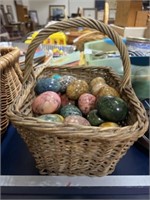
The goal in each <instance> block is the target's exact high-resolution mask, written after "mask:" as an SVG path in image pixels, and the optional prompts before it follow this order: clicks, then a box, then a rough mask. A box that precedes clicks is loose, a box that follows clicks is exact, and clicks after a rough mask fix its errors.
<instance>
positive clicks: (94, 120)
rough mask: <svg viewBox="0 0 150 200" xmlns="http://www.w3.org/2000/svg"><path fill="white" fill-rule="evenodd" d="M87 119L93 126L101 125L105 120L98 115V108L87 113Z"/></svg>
mask: <svg viewBox="0 0 150 200" xmlns="http://www.w3.org/2000/svg"><path fill="white" fill-rule="evenodd" d="M87 120H88V121H89V122H90V124H91V125H92V126H99V125H100V124H101V123H103V122H104V120H103V119H102V118H101V117H100V116H99V115H98V112H97V110H96V109H94V110H91V111H90V112H89V113H88V115H87Z"/></svg>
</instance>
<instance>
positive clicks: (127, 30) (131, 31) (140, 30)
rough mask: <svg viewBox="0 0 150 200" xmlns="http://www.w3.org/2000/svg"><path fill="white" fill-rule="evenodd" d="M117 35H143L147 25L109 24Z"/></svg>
mask: <svg viewBox="0 0 150 200" xmlns="http://www.w3.org/2000/svg"><path fill="white" fill-rule="evenodd" d="M110 27H111V28H113V29H114V30H115V31H116V32H117V33H118V34H119V35H121V36H123V37H128V36H132V37H144V33H145V30H146V28H147V27H121V26H117V25H115V24H111V25H110Z"/></svg>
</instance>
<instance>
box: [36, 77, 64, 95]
mask: <svg viewBox="0 0 150 200" xmlns="http://www.w3.org/2000/svg"><path fill="white" fill-rule="evenodd" d="M60 88H61V85H60V83H59V81H58V80H56V79H53V78H41V79H39V80H38V81H37V83H36V85H35V88H34V91H35V93H36V94H37V95H39V94H41V93H43V92H46V91H53V92H59V91H60Z"/></svg>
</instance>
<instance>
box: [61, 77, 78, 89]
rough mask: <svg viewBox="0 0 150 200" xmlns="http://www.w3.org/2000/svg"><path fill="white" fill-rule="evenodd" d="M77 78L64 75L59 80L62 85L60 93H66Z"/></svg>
mask: <svg viewBox="0 0 150 200" xmlns="http://www.w3.org/2000/svg"><path fill="white" fill-rule="evenodd" d="M76 79H77V78H76V77H74V76H69V75H64V76H62V77H61V78H60V79H59V83H60V85H61V89H60V92H62V93H64V92H66V89H67V86H68V85H69V84H70V83H72V82H73V81H74V80H76Z"/></svg>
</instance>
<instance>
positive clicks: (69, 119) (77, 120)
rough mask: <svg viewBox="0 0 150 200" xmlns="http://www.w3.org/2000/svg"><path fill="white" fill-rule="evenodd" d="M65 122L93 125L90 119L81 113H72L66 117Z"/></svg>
mask: <svg viewBox="0 0 150 200" xmlns="http://www.w3.org/2000/svg"><path fill="white" fill-rule="evenodd" d="M64 124H74V125H76V124H77V125H83V126H91V125H90V123H89V121H88V120H87V119H85V118H84V117H82V116H79V115H70V116H68V117H66V118H65V120H64Z"/></svg>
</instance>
